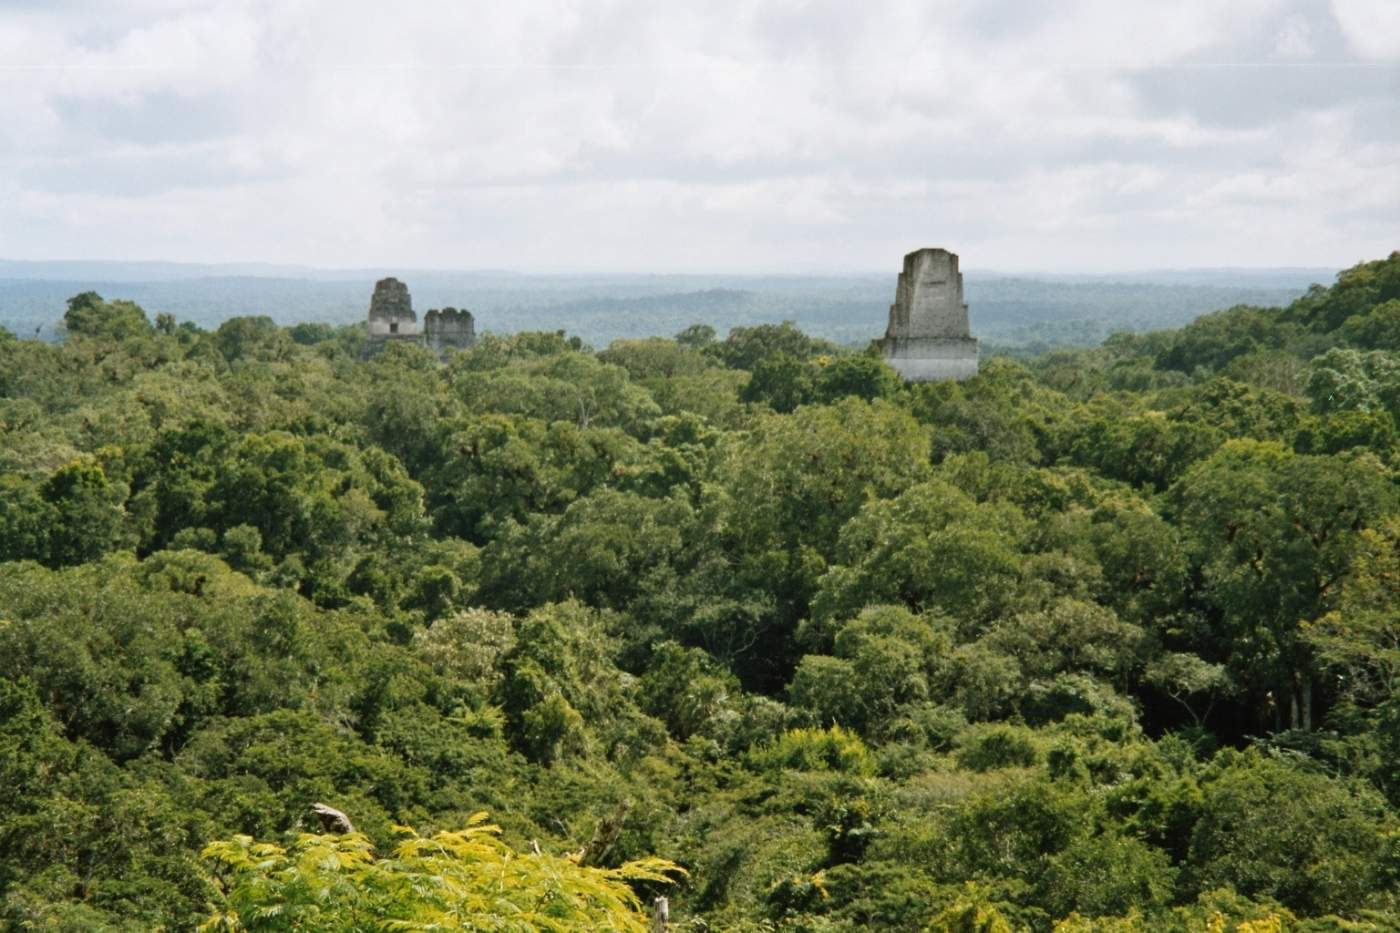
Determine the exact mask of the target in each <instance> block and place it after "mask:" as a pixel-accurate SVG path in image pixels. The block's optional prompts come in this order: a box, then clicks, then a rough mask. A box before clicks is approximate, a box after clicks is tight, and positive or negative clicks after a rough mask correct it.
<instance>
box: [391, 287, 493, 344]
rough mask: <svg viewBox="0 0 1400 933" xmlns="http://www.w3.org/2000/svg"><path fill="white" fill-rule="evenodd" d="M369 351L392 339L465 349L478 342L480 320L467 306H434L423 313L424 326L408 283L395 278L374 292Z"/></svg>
mask: <svg viewBox="0 0 1400 933" xmlns="http://www.w3.org/2000/svg"><path fill="white" fill-rule="evenodd" d="M368 326H369V343H368V346H367V347H366V349H367V351H368V352H371V353H373V352H377V351H378V350H380V349H382V348H383V347H384V345H385V344H387V343H389V342H390V341H395V340H403V341H408V342H410V343H417V344H422V345H423V346H426V347H431V348H432V349H433V350H436V351H437V352H438V353H444V352H446V351H447V350H449V349H464V348H466V347H470V346H471V345H472V344H474V343H476V320H475V319H474V318H473V317H472V313H471V312H470V311H467V310H465V309H463V310H461V311H459V310H457V309H456V308H443V309H442V310H441V311H439V310H438V309H436V308H434V309H432V310H430V311H429V312H428V313H427V314H425V315H423V327H422V329H421V330H420V329H419V327H418V315H416V314H414V313H413V300H412V299H411V298H410V297H409V294H408V286H407V285H405V284H404V283H402V282H400V281H399V280H398V279H395V278H388V279H380V280H379V281H378V282H375V283H374V295H373V296H371V297H370V300H369V321H368Z"/></svg>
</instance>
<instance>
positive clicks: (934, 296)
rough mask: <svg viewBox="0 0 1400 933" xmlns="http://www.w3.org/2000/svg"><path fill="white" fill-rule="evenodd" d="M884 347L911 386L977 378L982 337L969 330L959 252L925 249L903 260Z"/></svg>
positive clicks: (888, 359)
mask: <svg viewBox="0 0 1400 933" xmlns="http://www.w3.org/2000/svg"><path fill="white" fill-rule="evenodd" d="M879 346H880V352H881V353H882V354H883V355H884V357H885V362H887V363H889V364H890V365H891V366H892V367H894V368H895V369H896V370H897V371H898V372H899V374H900V375H901V376H903V377H904V379H905V381H907V382H933V381H935V380H940V379H959V380H961V379H967V378H969V377H972V376H975V375H977V338H976V337H973V336H972V333H971V331H969V329H968V323H967V305H965V304H963V283H962V273H961V272H959V271H958V256H957V254H956V253H950V252H948V251H947V250H946V249H929V248H925V249H920V250H915V251H914V252H912V253H910V254H909V255H907V256H905V257H904V271H903V272H901V273H900V274H899V286H898V288H897V289H896V291H895V299H894V304H892V305H890V323H889V327H888V328H886V330H885V337H884V339H883V340H880V341H879Z"/></svg>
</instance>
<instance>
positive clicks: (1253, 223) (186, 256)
mask: <svg viewBox="0 0 1400 933" xmlns="http://www.w3.org/2000/svg"><path fill="white" fill-rule="evenodd" d="M0 81H2V82H3V84H0V257H5V258H11V259H170V260H188V261H214V262H218V261H268V262H293V263H309V264H315V265H323V266H370V265H372V266H385V265H395V264H400V265H403V266H417V267H423V266H438V267H454V268H486V267H494V268H512V269H520V270H539V271H562V270H599V271H603V270H607V271H647V270H652V271H658V272H662V271H667V272H669V271H776V272H781V271H808V270H814V269H830V270H831V271H887V270H889V269H892V268H895V267H896V266H897V264H898V261H899V257H900V256H901V255H902V254H903V253H904V252H905V251H907V250H908V249H911V248H914V247H917V246H922V245H943V246H947V247H949V248H951V249H954V250H955V251H957V252H960V253H961V254H962V255H963V257H964V260H963V263H964V268H968V269H971V268H977V269H988V268H993V269H1003V270H1027V271H1029V270H1054V269H1057V268H1062V269H1066V270H1075V271H1097V270H1116V269H1136V268H1163V267H1184V266H1222V265H1260V266H1279V265H1307V266H1326V265H1334V266H1344V265H1350V264H1352V263H1354V262H1356V261H1359V260H1362V259H1370V258H1376V257H1379V256H1383V255H1385V254H1387V253H1388V252H1389V251H1390V250H1392V249H1397V248H1400V0H1332V2H1330V3H1328V2H1325V0H1228V2H1222V0H1172V2H1162V0H1151V2H1126V0H1067V2H1054V3H1049V2H1046V0H990V2H988V0H960V2H943V0H919V2H916V0H860V2H857V0H806V2H799V0H750V2H731V0H705V2H692V3H674V2H667V0H494V2H489V3H488V2H473V0H466V2H463V0H454V2H437V0H434V2H418V0H403V2H399V3H386V2H383V0H374V2H361V0H224V2H175V0H103V2H102V3H100V4H98V3H81V2H76V0H73V2H65V0H32V2H16V0H0Z"/></svg>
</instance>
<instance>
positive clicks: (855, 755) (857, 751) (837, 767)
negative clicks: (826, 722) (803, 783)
mask: <svg viewBox="0 0 1400 933" xmlns="http://www.w3.org/2000/svg"><path fill="white" fill-rule="evenodd" d="M750 760H751V761H752V762H753V764H754V765H756V766H757V767H758V768H759V769H761V770H769V769H773V768H790V769H792V770H795V771H841V772H844V773H847V774H874V773H875V759H874V757H873V756H871V754H870V749H868V748H866V746H865V743H864V742H862V741H861V740H860V736H858V735H856V734H855V733H854V732H850V731H847V730H846V729H842V728H841V727H840V726H832V727H831V728H830V729H791V730H789V731H787V732H785V733H783V734H782V735H781V736H779V737H778V740H777V741H776V742H773V743H772V744H771V745H766V746H764V747H763V748H761V749H758V750H757V751H755V752H754V753H753V754H752V755H751V756H750Z"/></svg>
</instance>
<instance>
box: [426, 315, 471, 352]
mask: <svg viewBox="0 0 1400 933" xmlns="http://www.w3.org/2000/svg"><path fill="white" fill-rule="evenodd" d="M423 338H424V340H425V341H426V342H427V344H428V346H430V347H432V348H433V349H434V350H436V351H438V352H439V353H441V352H443V351H444V350H448V349H462V348H463V347H469V346H471V345H472V344H474V343H476V320H475V319H474V318H473V317H472V313H471V312H470V311H468V310H466V309H465V308H464V309H463V310H461V311H458V310H457V309H456V308H450V307H449V308H443V309H442V310H441V311H438V310H432V311H429V312H428V313H427V314H425V315H423Z"/></svg>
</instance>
